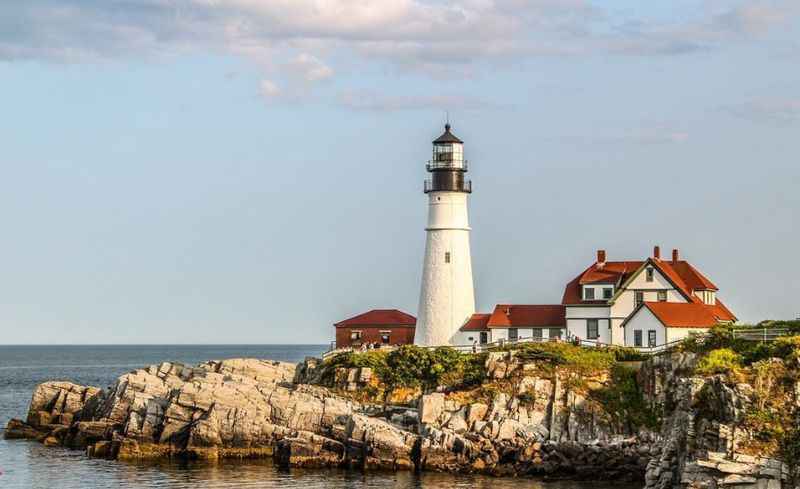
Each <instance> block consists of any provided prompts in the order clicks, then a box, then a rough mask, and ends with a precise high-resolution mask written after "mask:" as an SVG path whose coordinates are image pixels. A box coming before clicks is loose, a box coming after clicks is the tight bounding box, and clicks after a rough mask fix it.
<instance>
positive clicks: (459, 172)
mask: <svg viewBox="0 0 800 489" xmlns="http://www.w3.org/2000/svg"><path fill="white" fill-rule="evenodd" d="M426 169H427V171H428V173H430V178H429V179H427V180H425V185H424V191H425V194H426V195H427V196H428V225H427V227H426V228H425V231H426V233H427V240H426V243H425V262H424V265H423V268H422V290H421V292H420V298H419V311H418V313H417V328H416V333H415V336H414V343H416V344H417V345H423V346H439V345H449V344H452V343H453V339H454V337H455V336H456V333H457V332H458V330H459V328H461V326H463V325H464V323H466V322H467V320H468V319H469V318H470V316H471V315H472V314H474V313H475V291H474V288H473V285H472V258H471V257H470V252H469V232H470V227H469V217H468V215H467V200H468V197H469V194H470V193H472V182H471V181H469V180H467V179H466V175H467V161H466V160H465V159H464V142H463V141H461V140H460V139H458V138H457V137H456V136H455V135H454V134H453V133H452V132H451V131H450V124H449V123H448V124H446V125H445V126H444V133H443V134H442V135H441V136H439V137H438V138H436V139H435V140H434V141H433V159H431V160H430V161H429V162H428V164H427V165H426Z"/></svg>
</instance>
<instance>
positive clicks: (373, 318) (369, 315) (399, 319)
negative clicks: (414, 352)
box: [334, 309, 417, 328]
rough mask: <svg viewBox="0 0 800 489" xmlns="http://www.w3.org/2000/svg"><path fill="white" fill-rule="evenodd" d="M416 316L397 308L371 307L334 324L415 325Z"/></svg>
mask: <svg viewBox="0 0 800 489" xmlns="http://www.w3.org/2000/svg"><path fill="white" fill-rule="evenodd" d="M416 324H417V318H415V317H414V316H412V315H411V314H406V313H404V312H403V311H400V310H397V309H373V310H371V311H369V312H365V313H363V314H359V315H358V316H353V317H351V318H350V319H345V320H344V321H339V322H338V323H336V324H334V326H336V327H337V328H341V327H344V326H415V325H416Z"/></svg>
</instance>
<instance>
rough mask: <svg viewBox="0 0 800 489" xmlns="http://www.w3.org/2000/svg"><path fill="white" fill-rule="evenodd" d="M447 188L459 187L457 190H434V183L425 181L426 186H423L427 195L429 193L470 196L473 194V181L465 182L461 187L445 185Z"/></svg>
mask: <svg viewBox="0 0 800 489" xmlns="http://www.w3.org/2000/svg"><path fill="white" fill-rule="evenodd" d="M445 187H457V188H433V181H431V180H425V184H424V186H423V191H424V192H425V193H426V194H427V193H429V192H438V191H442V192H466V193H468V194H471V193H472V180H464V182H463V183H461V184H460V185H445Z"/></svg>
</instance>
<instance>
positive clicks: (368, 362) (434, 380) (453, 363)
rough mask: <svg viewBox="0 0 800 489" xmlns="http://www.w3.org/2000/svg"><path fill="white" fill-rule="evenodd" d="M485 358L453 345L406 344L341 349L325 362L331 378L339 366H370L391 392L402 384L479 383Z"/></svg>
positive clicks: (448, 385) (451, 385)
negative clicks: (385, 348)
mask: <svg viewBox="0 0 800 489" xmlns="http://www.w3.org/2000/svg"><path fill="white" fill-rule="evenodd" d="M485 362H486V355H485V354H481V355H471V354H465V353H460V352H458V351H457V350H455V349H453V348H450V347H439V348H435V349H428V348H422V347H419V346H415V345H404V346H401V347H400V348H397V349H395V350H392V351H388V352H387V351H368V352H345V353H340V354H338V355H336V356H334V357H332V358H329V359H328V360H327V361H326V362H325V365H326V370H325V372H326V375H328V376H329V378H332V376H333V375H334V373H335V371H336V369H337V368H360V367H370V368H371V369H372V370H373V372H374V373H375V374H376V375H377V376H378V378H379V379H380V381H381V382H382V383H383V384H384V385H385V386H386V388H387V392H389V393H390V392H391V391H392V390H393V389H397V388H400V387H410V388H414V387H420V388H422V389H423V390H425V391H429V390H432V389H435V388H436V387H437V386H439V385H444V386H447V387H460V386H471V385H476V384H480V383H481V382H482V381H483V379H484V377H485V374H486V372H485V369H484V363H485Z"/></svg>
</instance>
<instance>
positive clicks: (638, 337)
mask: <svg viewBox="0 0 800 489" xmlns="http://www.w3.org/2000/svg"><path fill="white" fill-rule="evenodd" d="M633 346H642V331H641V330H639V329H637V330H634V331H633Z"/></svg>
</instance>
